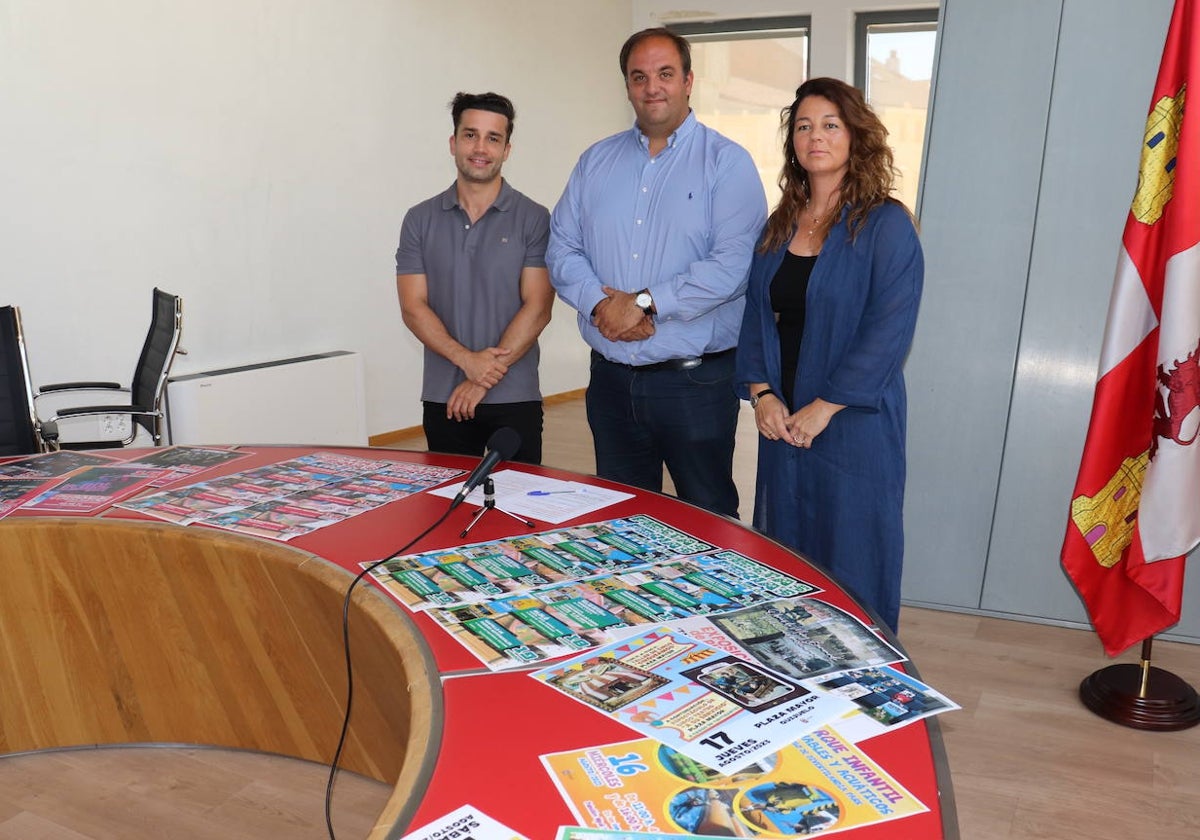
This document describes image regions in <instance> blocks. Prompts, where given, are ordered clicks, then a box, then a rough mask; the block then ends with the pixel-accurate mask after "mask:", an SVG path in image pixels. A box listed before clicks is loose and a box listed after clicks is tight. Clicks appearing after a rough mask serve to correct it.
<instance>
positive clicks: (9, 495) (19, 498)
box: [0, 478, 46, 519]
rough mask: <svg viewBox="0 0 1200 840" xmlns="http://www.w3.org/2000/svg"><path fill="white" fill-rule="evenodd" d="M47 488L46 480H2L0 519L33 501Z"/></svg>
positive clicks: (0, 486) (0, 488) (0, 483)
mask: <svg viewBox="0 0 1200 840" xmlns="http://www.w3.org/2000/svg"><path fill="white" fill-rule="evenodd" d="M45 486H46V479H44V478H0V519H3V518H4V517H6V516H8V515H9V514H10V513H12V512H13V511H14V510H16V509H17V508H19V507H20V506H21V505H23V504H25V503H26V502H28V501H30V500H31V499H33V497H34V496H36V495H37V494H38V492H39V491H40V490H41V489H42V488H43V487H45Z"/></svg>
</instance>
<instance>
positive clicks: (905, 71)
mask: <svg viewBox="0 0 1200 840" xmlns="http://www.w3.org/2000/svg"><path fill="white" fill-rule="evenodd" d="M937 17H938V12H937V9H913V10H909V11H894V12H872V13H864V14H859V15H856V16H855V25H854V29H855V52H854V55H855V70H854V84H855V86H856V87H858V88H859V89H860V90H862V91H863V92H864V93H865V94H866V97H867V101H868V102H870V103H871V107H873V108H874V109H875V113H877V114H878V115H879V118H880V119H881V120H883V124H884V125H886V126H887V129H888V140H889V141H890V142H891V144H892V152H893V153H894V154H895V156H896V168H897V169H899V170H900V183H899V185H898V186H899V189H898V190H897V196H896V197H897V198H899V199H900V200H901V201H903V202H904V203H905V204H907V205H908V206H909V208H911V209H913V210H915V209H916V206H917V185H918V184H919V183H920V178H921V152H922V150H923V148H924V145H925V120H926V116H927V114H928V110H929V87H930V80H931V79H932V78H933V52H934V47H935V46H936V44H937Z"/></svg>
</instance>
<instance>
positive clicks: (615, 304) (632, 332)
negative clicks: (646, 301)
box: [592, 286, 654, 341]
mask: <svg viewBox="0 0 1200 840" xmlns="http://www.w3.org/2000/svg"><path fill="white" fill-rule="evenodd" d="M602 291H603V292H604V294H605V298H604V300H602V301H600V302H599V303H597V304H596V306H595V308H594V309H592V324H593V325H595V327H596V329H598V330H600V335H602V336H604V337H605V338H607V339H608V340H609V341H641V340H642V339H645V338H649V337H650V336H652V335H654V319H653V318H651V317H650V316H649V315H648V314H647V313H646V312H643V311H642V308H641V307H640V306H638V305H637V302H636V298H637V295H636V294H634V293H633V292H622V291H620V290H619V289H614V288H612V287H610V286H603V287H602Z"/></svg>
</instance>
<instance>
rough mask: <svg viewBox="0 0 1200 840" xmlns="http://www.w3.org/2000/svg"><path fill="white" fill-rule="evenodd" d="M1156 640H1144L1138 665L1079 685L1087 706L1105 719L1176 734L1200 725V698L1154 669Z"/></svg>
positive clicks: (1101, 672)
mask: <svg viewBox="0 0 1200 840" xmlns="http://www.w3.org/2000/svg"><path fill="white" fill-rule="evenodd" d="M1153 643H1154V637H1153V636H1151V637H1150V638H1148V639H1145V640H1143V641H1142V661H1141V663H1140V664H1138V665H1133V664H1131V663H1125V664H1122V665H1109V666H1108V667H1107V668H1101V669H1100V670H1099V671H1095V672H1093V673H1091V674H1089V675H1088V676H1087V677H1085V678H1084V680H1083V682H1081V683H1080V684H1079V699H1080V700H1082V701H1083V705H1085V706H1087V707H1088V708H1089V709H1091V710H1092V711H1093V712H1095V713H1096V714H1098V715H1099V716H1100V717H1102V718H1104V719H1105V720H1111V721H1112V722H1113V723H1119V724H1121V725H1122V726H1130V727H1133V728H1134V729H1150V730H1153V731H1155V732H1172V731H1175V730H1178V729H1187V728H1189V727H1192V726H1195V725H1196V724H1197V723H1200V697H1197V695H1196V689H1194V688H1192V687H1191V686H1190V685H1188V684H1187V683H1186V682H1184V681H1183V680H1181V679H1180V678H1179V677H1177V676H1175V675H1174V674H1172V673H1171V672H1170V671H1164V670H1162V669H1161V668H1152V667H1150V650H1151V646H1152V645H1153Z"/></svg>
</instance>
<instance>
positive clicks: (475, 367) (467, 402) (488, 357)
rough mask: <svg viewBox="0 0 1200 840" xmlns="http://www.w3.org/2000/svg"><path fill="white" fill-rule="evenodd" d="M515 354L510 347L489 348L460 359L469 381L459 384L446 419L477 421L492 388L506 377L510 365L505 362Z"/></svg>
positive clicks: (450, 400) (452, 397) (453, 392)
mask: <svg viewBox="0 0 1200 840" xmlns="http://www.w3.org/2000/svg"><path fill="white" fill-rule="evenodd" d="M511 354H512V350H509V349H508V348H506V347H485V348H483V349H482V350H475V351H474V352H471V353H468V354H466V355H465V356H464V357H463V358H462V359H461V360H459V365H458V367H459V369H460V370H461V371H462V372H463V373H464V374H465V375H466V377H467V378H466V379H465V380H464V381H462V382H460V383H458V385H457V387H455V389H454V390H453V391H451V392H450V399H448V400H447V401H446V417H447V418H448V419H451V420H458V421H463V420H473V419H475V406H477V405H479V403H480V401H481V400H482V399H483V397H484V395H485V394H486V393H487V392H488V389H489V388H491V387H492V386H493V385H495V384H496V383H498V382H499V381H500V380H501V379H503V378H504V374H506V373H508V365H507V364H506V363H505V361H504V359H505V358H506V357H507V356H509V355H511Z"/></svg>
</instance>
